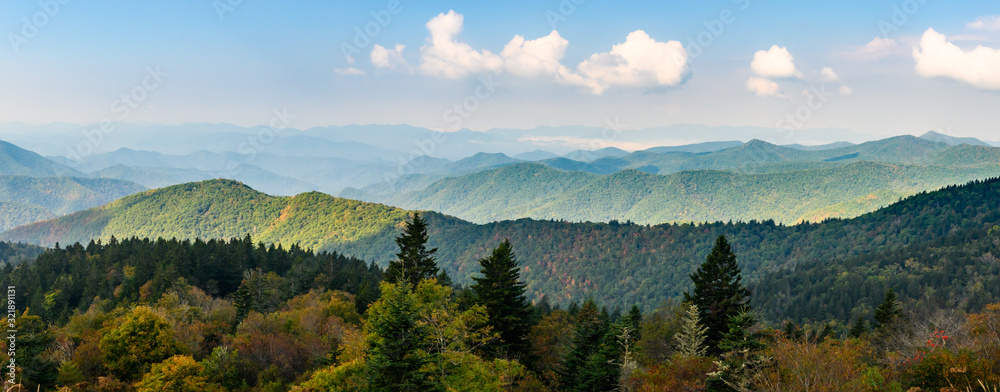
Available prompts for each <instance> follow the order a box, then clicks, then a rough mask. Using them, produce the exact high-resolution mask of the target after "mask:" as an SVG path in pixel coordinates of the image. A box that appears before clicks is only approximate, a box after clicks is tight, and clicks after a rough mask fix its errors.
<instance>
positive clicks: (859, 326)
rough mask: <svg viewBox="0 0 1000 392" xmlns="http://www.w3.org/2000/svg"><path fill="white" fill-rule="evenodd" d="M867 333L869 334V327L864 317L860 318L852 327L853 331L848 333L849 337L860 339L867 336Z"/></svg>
mask: <svg viewBox="0 0 1000 392" xmlns="http://www.w3.org/2000/svg"><path fill="white" fill-rule="evenodd" d="M865 333H868V325H867V323H866V322H865V318H864V317H861V316H858V320H857V321H855V322H854V325H853V326H851V331H850V332H848V333H847V336H850V337H852V338H855V339H860V338H861V337H862V336H865Z"/></svg>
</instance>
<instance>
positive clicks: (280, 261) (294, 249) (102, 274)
mask: <svg viewBox="0 0 1000 392" xmlns="http://www.w3.org/2000/svg"><path fill="white" fill-rule="evenodd" d="M12 246H14V247H16V246H19V245H10V244H3V245H0V252H4V251H5V250H6V249H9V248H11V247H12ZM248 277H250V278H251V281H252V280H253V279H256V278H259V279H262V280H267V281H269V284H270V285H271V286H273V287H271V289H269V290H272V291H273V293H271V294H268V295H269V296H270V298H268V301H270V302H271V303H273V306H272V308H274V307H276V306H277V305H278V304H280V303H283V302H285V301H287V300H288V299H290V298H292V297H295V296H297V295H301V294H304V293H308V292H309V291H310V290H317V289H318V290H340V291H346V292H350V293H353V294H356V295H357V297H356V300H357V305H358V308H359V309H362V310H363V309H364V308H365V306H367V304H368V303H370V302H371V301H373V300H374V299H375V298H377V297H378V283H379V282H380V281H381V280H382V270H381V269H380V268H379V267H377V266H375V265H373V264H368V263H366V262H364V261H362V260H358V259H354V258H350V257H346V256H343V255H340V254H337V253H327V252H320V253H314V252H313V251H311V250H306V249H302V248H300V247H298V246H297V245H292V246H291V247H289V248H288V249H284V248H283V247H282V246H281V245H277V246H275V245H273V244H272V245H269V246H265V245H264V244H263V243H257V244H254V243H253V241H252V240H251V238H250V236H249V235H248V236H246V237H244V238H243V239H231V240H228V241H225V240H214V239H213V240H208V241H203V240H201V239H196V240H194V241H187V240H184V241H179V240H176V239H172V240H166V239H162V238H161V239H157V240H150V239H139V238H135V237H133V238H128V239H123V240H118V239H115V238H114V237H112V238H111V240H110V241H108V242H107V243H101V242H93V241H91V242H90V243H89V244H87V245H86V246H84V245H81V244H79V243H76V244H73V245H70V246H66V247H60V246H59V245H58V244H56V247H55V248H53V249H49V250H47V251H45V252H44V253H42V254H41V255H39V256H38V257H37V258H36V259H35V260H34V261H33V262H30V263H22V264H17V265H14V264H12V263H7V264H6V265H5V266H4V267H3V269H2V271H0V282H2V284H3V285H4V287H6V286H15V287H16V288H17V290H18V299H17V300H18V306H19V308H21V309H31V313H32V314H35V315H38V316H41V317H43V318H44V319H45V320H47V321H48V322H57V323H61V322H65V321H66V320H67V319H68V318H69V317H71V316H72V315H74V314H77V313H79V312H86V311H87V310H88V309H89V308H90V307H91V306H93V305H95V304H100V305H101V306H103V307H109V308H115V307H118V306H119V305H126V306H127V305H131V304H135V303H143V302H149V301H155V300H157V299H159V298H160V297H161V296H163V295H164V294H165V293H168V292H170V291H171V290H174V289H176V288H177V287H178V286H186V285H189V286H192V288H196V289H198V290H200V291H202V292H204V293H205V295H208V296H212V297H218V298H226V297H231V296H232V295H233V294H234V293H235V292H236V291H237V290H238V289H239V288H240V285H241V283H243V282H244V281H246V279H247V278H248Z"/></svg>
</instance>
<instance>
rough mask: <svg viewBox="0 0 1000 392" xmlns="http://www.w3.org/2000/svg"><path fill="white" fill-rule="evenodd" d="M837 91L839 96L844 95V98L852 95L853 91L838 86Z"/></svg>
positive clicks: (846, 87)
mask: <svg viewBox="0 0 1000 392" xmlns="http://www.w3.org/2000/svg"><path fill="white" fill-rule="evenodd" d="M838 91H840V95H845V96H847V95H851V94H854V89H853V88H850V87H848V86H840V89H839V90H838Z"/></svg>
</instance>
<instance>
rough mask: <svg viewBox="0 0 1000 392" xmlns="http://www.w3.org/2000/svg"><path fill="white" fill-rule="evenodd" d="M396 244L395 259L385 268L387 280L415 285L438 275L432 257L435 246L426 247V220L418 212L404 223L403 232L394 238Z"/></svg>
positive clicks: (435, 250) (435, 263) (435, 251)
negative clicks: (397, 247) (431, 247)
mask: <svg viewBox="0 0 1000 392" xmlns="http://www.w3.org/2000/svg"><path fill="white" fill-rule="evenodd" d="M396 245H397V246H399V253H396V260H393V261H391V262H389V266H388V267H386V269H385V280H386V281H387V282H389V283H399V282H408V283H409V284H410V286H411V287H416V286H417V284H419V283H420V281H421V280H424V279H431V278H436V277H438V267H437V262H436V261H435V259H434V254H435V253H437V248H434V249H427V221H425V220H424V219H423V218H421V217H420V213H419V212H414V213H413V220H411V221H410V222H407V223H406V228H404V229H403V233H402V234H400V235H399V237H397V238H396Z"/></svg>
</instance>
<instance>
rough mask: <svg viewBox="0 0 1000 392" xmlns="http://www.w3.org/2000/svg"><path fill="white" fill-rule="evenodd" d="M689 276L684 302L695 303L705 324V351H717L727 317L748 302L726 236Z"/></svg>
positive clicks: (716, 352) (726, 324) (724, 330)
mask: <svg viewBox="0 0 1000 392" xmlns="http://www.w3.org/2000/svg"><path fill="white" fill-rule="evenodd" d="M691 280H692V281H694V290H693V292H690V293H688V292H686V293H684V302H687V303H691V304H694V305H697V306H698V311H699V312H701V322H702V324H703V325H704V326H705V327H706V328H707V331H706V334H705V345H706V346H707V347H708V352H709V353H710V354H720V353H721V352H722V350H720V349H719V342H720V341H721V340H722V337H723V335H724V334H725V333H727V332H728V331H729V319H730V318H731V317H733V316H736V315H738V314H740V312H741V311H743V310H744V309H748V308H749V305H750V290H747V289H746V287H744V286H743V283H742V281H743V278H742V276H741V275H740V267H739V265H737V264H736V255H735V254H733V251H732V249H731V248H730V246H729V242H728V241H726V237H725V236H719V239H718V240H716V242H715V248H713V249H712V252H711V253H709V255H708V257H707V258H706V259H705V262H704V263H702V264H701V266H700V267H698V270H697V271H696V272H695V273H694V274H692V275H691Z"/></svg>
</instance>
